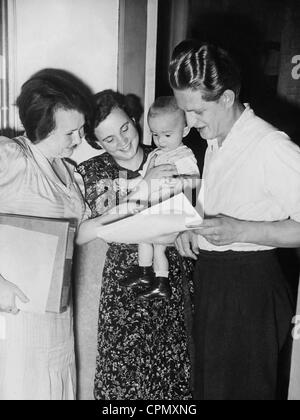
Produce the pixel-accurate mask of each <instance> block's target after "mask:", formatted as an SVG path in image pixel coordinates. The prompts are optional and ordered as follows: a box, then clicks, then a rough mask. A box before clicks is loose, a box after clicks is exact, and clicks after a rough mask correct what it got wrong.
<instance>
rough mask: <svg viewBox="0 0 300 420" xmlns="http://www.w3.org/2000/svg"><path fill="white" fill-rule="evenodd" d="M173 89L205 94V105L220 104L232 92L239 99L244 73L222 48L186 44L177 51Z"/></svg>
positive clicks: (171, 74) (172, 67)
mask: <svg viewBox="0 0 300 420" xmlns="http://www.w3.org/2000/svg"><path fill="white" fill-rule="evenodd" d="M169 80H170V84H171V87H172V88H173V89H177V90H185V89H191V90H201V93H202V95H203V99H204V100H205V101H217V100H218V99H219V98H220V97H221V96H222V94H223V93H224V92H225V90H227V89H230V90H232V91H233V92H234V93H235V97H236V99H238V97H239V94H240V90H241V74H240V69H239V67H238V65H237V64H236V62H235V61H234V59H233V58H232V57H231V56H230V55H229V54H228V53H227V52H226V51H225V50H223V49H222V48H219V47H217V46H215V45H212V44H208V43H199V42H197V41H193V40H186V41H183V42H181V43H180V44H179V45H177V47H175V49H174V51H173V55H172V59H171V62H170V66H169Z"/></svg>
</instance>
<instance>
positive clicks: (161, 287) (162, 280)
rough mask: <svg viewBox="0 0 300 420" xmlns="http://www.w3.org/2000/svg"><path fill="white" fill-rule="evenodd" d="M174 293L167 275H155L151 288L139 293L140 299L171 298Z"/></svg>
mask: <svg viewBox="0 0 300 420" xmlns="http://www.w3.org/2000/svg"><path fill="white" fill-rule="evenodd" d="M171 295H172V291H171V287H170V284H169V279H168V278H167V277H155V279H154V280H153V281H152V284H151V288H150V289H148V290H146V291H145V292H141V293H139V295H138V298H139V299H145V300H151V299H165V300H170V298H171Z"/></svg>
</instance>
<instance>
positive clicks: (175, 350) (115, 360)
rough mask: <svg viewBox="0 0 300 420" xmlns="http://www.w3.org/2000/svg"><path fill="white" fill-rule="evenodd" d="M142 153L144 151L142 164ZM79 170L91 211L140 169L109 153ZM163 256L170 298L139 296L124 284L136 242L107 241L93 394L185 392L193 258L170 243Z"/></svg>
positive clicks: (186, 395)
mask: <svg viewBox="0 0 300 420" xmlns="http://www.w3.org/2000/svg"><path fill="white" fill-rule="evenodd" d="M148 154H149V150H147V149H145V152H144V162H143V164H144V163H145V161H146V159H147V155H148ZM78 171H79V173H81V175H82V176H83V179H84V182H85V187H86V199H87V202H88V203H89V205H90V208H91V210H92V217H96V216H99V215H101V214H102V213H103V212H104V211H105V210H106V209H107V208H110V207H112V206H114V205H116V204H118V202H119V198H120V195H122V194H123V193H124V188H122V184H123V183H122V178H124V177H126V176H127V178H128V179H133V178H136V177H137V176H138V175H139V174H138V171H136V172H132V171H129V170H125V169H124V168H121V167H120V166H119V165H118V164H117V163H116V162H115V160H114V159H113V158H112V157H111V156H110V155H109V154H107V153H104V154H103V155H101V156H97V157H95V158H92V159H90V160H88V161H87V162H84V163H83V164H81V165H80V166H79V168H78ZM167 256H168V259H169V263H170V284H171V287H172V298H171V301H170V302H165V301H162V300H154V301H139V300H138V299H137V291H138V290H140V289H138V288H137V289H135V290H130V289H128V288H125V287H122V280H123V279H124V278H125V277H126V274H127V272H128V269H129V268H130V267H132V266H134V265H138V249H137V245H125V244H116V243H111V244H110V247H109V250H108V253H107V258H106V263H105V267H104V272H103V284H102V290H101V297H100V308H99V328H98V357H97V367H96V376H95V391H94V394H95V398H96V399H99V400H100V399H106V400H108V399H111V400H113V399H122V400H133V399H143V400H147V399H148V400H156V399H170V400H180V399H190V398H191V385H190V383H191V367H190V365H191V364H190V357H189V351H188V335H189V334H188V333H187V331H188V328H186V325H187V323H186V322H185V313H186V310H185V308H186V297H187V295H189V293H190V292H191V291H192V284H191V274H192V271H193V264H192V262H191V261H190V260H187V259H182V258H180V256H179V254H178V253H177V251H176V250H175V248H173V247H170V248H168V249H167ZM183 279H185V280H183ZM188 297H189V296H188Z"/></svg>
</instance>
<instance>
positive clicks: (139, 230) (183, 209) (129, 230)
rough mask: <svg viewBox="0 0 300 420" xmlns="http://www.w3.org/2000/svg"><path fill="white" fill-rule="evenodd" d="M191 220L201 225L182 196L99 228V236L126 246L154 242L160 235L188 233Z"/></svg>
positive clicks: (198, 216)
mask: <svg viewBox="0 0 300 420" xmlns="http://www.w3.org/2000/svg"><path fill="white" fill-rule="evenodd" d="M193 221H197V222H198V223H199V224H200V223H201V221H202V218H201V216H200V215H199V213H198V212H197V211H196V210H195V209H194V207H193V206H192V205H191V203H190V201H189V200H188V199H187V198H186V196H185V195H184V194H183V193H181V194H178V195H176V196H174V197H172V198H170V199H169V200H166V201H164V202H162V203H160V204H156V205H155V206H152V207H150V208H147V209H146V210H144V211H142V212H141V213H138V214H136V215H134V216H131V217H128V218H125V219H123V220H120V221H117V222H114V223H111V224H109V225H106V226H101V227H99V229H98V237H100V238H102V239H104V240H105V241H106V242H119V243H127V244H136V243H141V242H155V239H156V238H159V237H161V236H167V235H168V236H169V235H172V234H178V233H179V232H183V231H185V230H187V227H186V225H187V224H188V223H191V222H193ZM174 237H176V236H174Z"/></svg>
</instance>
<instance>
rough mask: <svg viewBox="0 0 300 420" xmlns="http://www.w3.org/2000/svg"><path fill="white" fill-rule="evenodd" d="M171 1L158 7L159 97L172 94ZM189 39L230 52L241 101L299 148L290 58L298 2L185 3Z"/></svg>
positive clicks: (299, 41)
mask: <svg viewBox="0 0 300 420" xmlns="http://www.w3.org/2000/svg"><path fill="white" fill-rule="evenodd" d="M177 1H178V0H177ZM179 1H180V0H179ZM174 2H175V4H176V0H160V2H159V25H158V31H159V32H158V52H157V92H156V93H157V95H164V94H170V93H171V91H170V88H169V86H168V74H167V69H168V61H169V54H170V51H168V49H169V48H170V47H169V44H170V43H169V39H170V33H169V31H170V8H171V6H173V7H174ZM178 24H179V25H180V24H181V23H180V22H178ZM297 28H299V29H298V30H297ZM187 37H189V38H197V39H199V40H202V41H209V42H213V43H217V44H219V45H220V46H222V47H223V48H225V49H227V50H229V51H231V53H233V54H234V55H235V57H236V59H237V61H238V62H239V64H240V66H241V69H242V75H243V90H242V100H243V101H244V102H250V104H251V106H252V107H253V108H254V109H255V111H256V113H257V114H258V115H260V116H262V117H263V118H265V119H267V120H268V121H270V122H271V123H273V124H274V125H275V126H277V127H278V128H280V129H282V130H284V131H286V132H287V133H288V134H289V135H290V136H291V138H292V139H293V141H295V142H296V143H298V144H300V80H299V81H297V80H294V79H293V78H292V70H293V67H295V64H293V63H292V57H293V56H294V55H295V54H296V51H298V53H299V54H300V1H299V0H201V1H200V0H189V13H188V27H187ZM299 72H300V70H299ZM279 93H280V95H279Z"/></svg>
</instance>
